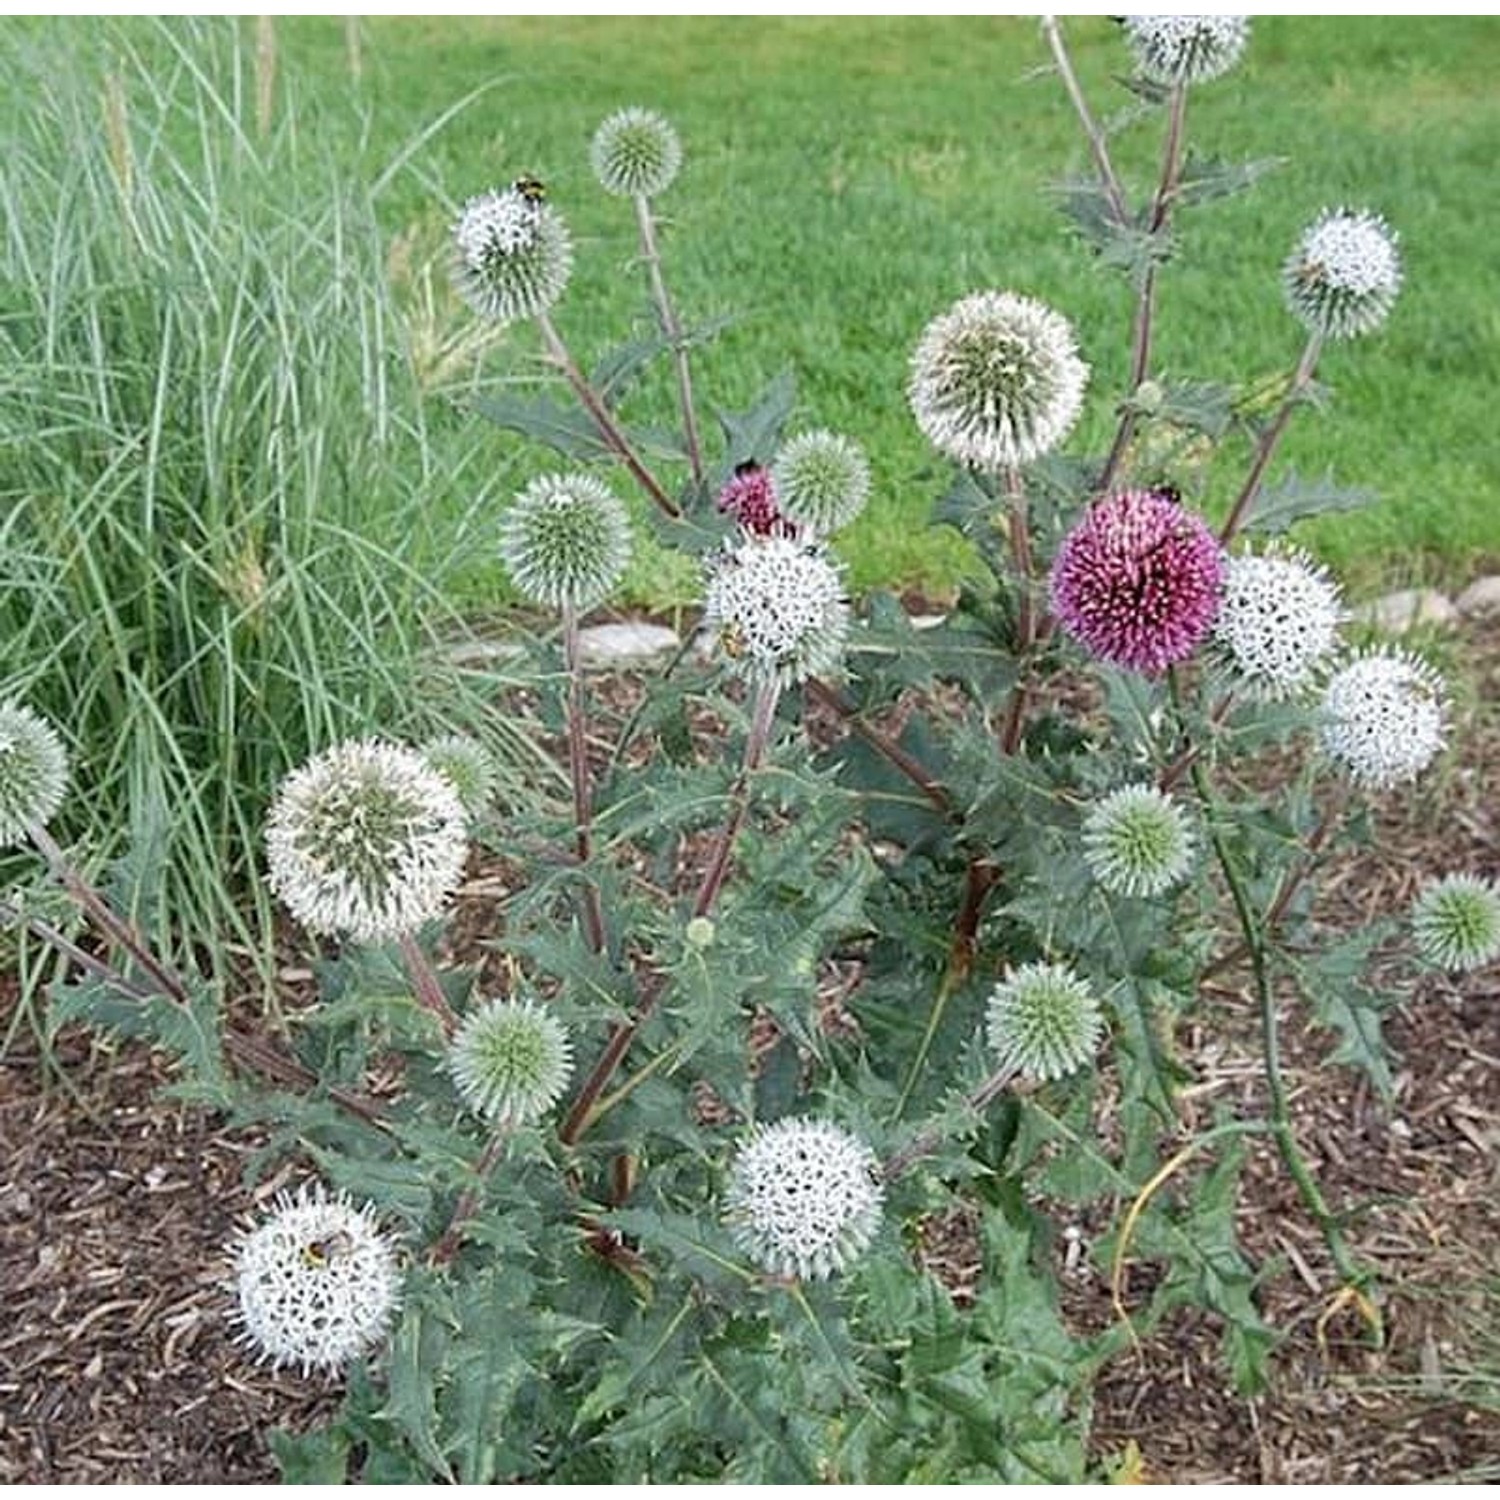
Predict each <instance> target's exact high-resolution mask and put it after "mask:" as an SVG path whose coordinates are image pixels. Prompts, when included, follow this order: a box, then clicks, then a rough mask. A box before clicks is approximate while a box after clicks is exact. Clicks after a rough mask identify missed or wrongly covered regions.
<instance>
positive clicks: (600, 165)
mask: <svg viewBox="0 0 1500 1500" xmlns="http://www.w3.org/2000/svg"><path fill="white" fill-rule="evenodd" d="M589 161H590V162H591V163H592V165H593V168H594V176H595V177H597V178H598V179H599V186H600V187H602V188H603V189H604V191H605V192H606V193H613V194H615V195H616V196H617V197H620V198H654V197H655V196H656V195H657V194H658V193H661V192H665V191H666V189H667V188H668V187H670V186H671V184H672V180H673V178H675V177H676V176H677V172H678V169H679V168H680V167H681V166H682V142H681V141H679V140H678V138H677V132H676V131H675V130H673V128H672V127H671V125H670V124H668V123H667V121H666V120H664V119H662V117H661V116H660V115H659V114H656V113H654V112H653V111H652V110H649V109H641V108H640V107H639V106H632V107H631V108H629V109H622V110H618V111H617V112H616V113H614V114H612V115H611V116H610V117H609V118H608V119H607V120H605V121H604V123H603V124H602V125H600V127H599V128H598V130H596V131H595V132H594V139H593V142H592V143H591V145H590V147H589Z"/></svg>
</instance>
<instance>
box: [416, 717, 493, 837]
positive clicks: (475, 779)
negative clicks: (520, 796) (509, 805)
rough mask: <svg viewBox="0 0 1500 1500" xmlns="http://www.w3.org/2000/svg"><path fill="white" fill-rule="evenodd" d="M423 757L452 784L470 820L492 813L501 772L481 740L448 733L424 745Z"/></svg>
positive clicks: (465, 735)
mask: <svg viewBox="0 0 1500 1500" xmlns="http://www.w3.org/2000/svg"><path fill="white" fill-rule="evenodd" d="M422 754H423V756H425V757H426V760H427V764H428V765H429V766H431V767H432V769H433V770H434V771H436V772H437V773H438V774H439V775H440V776H446V777H447V778H448V780H449V781H451V782H452V783H453V790H454V791H456V792H457V793H458V800H459V801H460V802H462V803H463V805H464V812H465V813H467V814H468V816H469V818H470V819H471V820H472V819H475V818H478V817H481V816H482V815H483V814H484V813H485V812H487V811H488V810H489V806H490V803H491V801H492V800H493V799H494V796H495V784H496V782H497V781H499V779H500V772H499V769H498V767H497V766H496V765H495V758H494V756H492V755H491V754H490V752H489V751H488V750H486V749H485V748H484V746H483V745H481V744H480V743H479V741H478V740H476V739H474V738H473V737H472V736H470V735H467V734H445V735H441V736H440V737H439V738H437V739H435V740H429V741H428V742H427V743H426V744H425V745H423V746H422Z"/></svg>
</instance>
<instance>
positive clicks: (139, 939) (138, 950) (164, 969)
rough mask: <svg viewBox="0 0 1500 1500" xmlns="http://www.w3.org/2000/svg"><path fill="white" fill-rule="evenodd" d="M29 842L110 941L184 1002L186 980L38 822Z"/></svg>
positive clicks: (161, 985)
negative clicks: (76, 865) (90, 880)
mask: <svg viewBox="0 0 1500 1500" xmlns="http://www.w3.org/2000/svg"><path fill="white" fill-rule="evenodd" d="M27 832H28V834H29V835H30V838H31V842H32V843H33V844H35V845H36V847H37V849H38V850H39V851H40V852H41V854H42V857H43V858H44V859H45V860H46V861H47V865H48V868H50V869H51V871H52V874H53V876H54V877H55V878H56V879H57V880H59V881H60V882H61V883H62V885H63V888H64V889H65V890H66V891H67V893H68V894H69V895H70V896H71V897H72V898H73V900H74V902H75V903H76V904H77V905H78V907H79V908H80V909H81V910H82V911H83V912H84V913H85V914H86V915H87V916H88V917H90V918H91V919H92V920H93V922H94V923H95V924H96V925H97V926H98V927H99V929H100V930H101V931H102V932H103V933H104V934H105V936H107V937H108V938H110V939H111V940H112V941H113V942H115V943H117V944H118V945H119V946H120V947H122V948H123V949H124V950H125V951H126V952H127V953H128V954H130V956H131V957H132V958H133V959H135V961H136V962H137V963H138V964H139V965H140V966H141V968H143V969H144V970H145V971H146V973H148V974H149V975H150V976H151V977H152V979H154V980H155V981H156V983H157V985H158V986H159V987H160V989H161V991H162V993H163V994H165V995H168V996H170V997H171V998H172V999H173V1000H176V1001H177V1002H178V1003H179V1004H180V1005H186V1004H187V1003H188V990H187V982H186V981H185V980H184V979H183V977H182V976H181V975H180V974H178V973H177V972H176V970H174V969H173V968H172V967H171V966H170V965H168V964H167V963H165V962H164V961H163V960H162V959H160V958H158V957H157V956H156V954H155V952H153V951H152V948H151V945H150V943H149V942H147V940H146V938H145V937H144V936H143V935H142V933H141V932H140V931H139V930H138V929H137V928H136V927H135V926H134V925H133V924H132V923H130V922H128V921H126V919H125V918H124V917H122V916H121V915H120V914H119V913H118V912H117V911H116V910H115V909H114V907H112V906H111V905H110V904H109V902H108V901H106V900H105V899H104V897H103V896H102V895H101V894H100V893H99V892H98V891H96V890H95V889H94V887H93V886H91V885H90V884H89V883H88V881H86V880H85V879H84V878H83V877H82V876H81V875H80V874H79V873H78V871H77V870H76V869H74V867H73V864H72V862H71V861H70V860H69V859H68V856H67V855H66V854H64V853H63V851H62V849H61V848H59V847H58V844H57V841H56V840H55V839H54V838H53V837H52V835H51V834H50V833H48V832H47V830H46V829H45V828H43V827H42V826H41V825H40V824H36V823H34V824H33V825H32V826H31V827H30V828H29V829H28V830H27Z"/></svg>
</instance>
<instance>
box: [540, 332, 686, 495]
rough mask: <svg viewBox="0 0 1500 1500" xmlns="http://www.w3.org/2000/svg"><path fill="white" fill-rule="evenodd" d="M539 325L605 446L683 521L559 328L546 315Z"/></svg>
mask: <svg viewBox="0 0 1500 1500" xmlns="http://www.w3.org/2000/svg"><path fill="white" fill-rule="evenodd" d="M536 322H537V327H538V328H540V329H541V332H542V343H543V344H544V345H545V346H546V350H547V358H548V359H549V360H551V361H552V363H553V364H554V365H555V366H556V367H557V369H558V370H559V371H560V372H561V373H562V376H563V378H564V379H565V380H566V381H567V382H568V384H569V385H570V386H572V387H573V394H574V395H576V396H577V397H578V399H579V401H580V402H581V403H582V404H583V409H584V410H585V411H586V412H587V413H588V414H589V418H590V420H591V421H592V422H593V424H594V426H595V428H596V429H597V430H598V433H599V436H600V438H601V439H602V440H603V442H604V444H605V446H606V447H607V448H608V449H609V450H610V452H612V453H613V454H614V455H615V457H616V458H618V459H619V460H620V462H621V463H623V464H624V465H625V467H626V468H627V469H629V470H630V473H631V477H632V478H633V479H634V480H635V481H636V483H637V484H639V485H640V487H641V488H642V489H643V490H645V492H646V493H647V494H648V495H649V496H650V497H651V499H652V500H653V501H655V503H656V504H657V506H658V507H660V509H661V510H662V511H663V512H664V513H665V514H666V515H669V516H671V517H672V519H673V520H674V521H675V520H680V519H681V517H682V511H681V509H680V508H679V507H678V504H677V502H676V501H675V500H674V499H673V498H672V497H671V496H670V495H669V494H668V493H667V492H666V491H665V490H664V489H663V488H662V487H661V484H660V483H659V482H658V480H657V478H656V476H655V475H654V474H652V472H651V471H650V469H648V468H647V467H646V465H645V464H644V463H642V462H641V459H640V457H639V455H638V454H637V453H636V451H635V449H634V448H632V447H631V446H630V439H629V438H627V437H626V436H625V434H624V433H623V432H622V431H621V430H620V426H619V424H618V423H617V422H616V421H615V419H614V417H613V416H611V415H610V410H609V408H608V407H607V406H606V405H605V404H604V401H603V400H602V398H601V397H600V395H599V393H598V392H597V391H596V390H595V389H594V388H593V386H591V385H590V384H589V383H588V380H587V378H586V377H585V376H584V373H583V371H582V370H580V369H579V368H578V365H577V363H576V361H575V360H574V359H573V356H572V355H571V354H569V353H568V346H567V345H566V344H565V343H563V340H562V335H561V334H560V333H559V332H558V331H557V325H556V324H555V323H554V322H553V321H552V319H551V317H550V316H549V315H548V314H547V313H544V312H543V313H538V314H537V317H536Z"/></svg>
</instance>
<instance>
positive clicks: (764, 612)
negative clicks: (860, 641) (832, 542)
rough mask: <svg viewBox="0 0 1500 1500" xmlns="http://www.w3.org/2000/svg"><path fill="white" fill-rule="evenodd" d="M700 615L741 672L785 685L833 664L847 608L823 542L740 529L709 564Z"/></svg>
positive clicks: (829, 669)
mask: <svg viewBox="0 0 1500 1500" xmlns="http://www.w3.org/2000/svg"><path fill="white" fill-rule="evenodd" d="M703 620H704V624H705V625H706V626H707V627H708V628H709V629H710V630H714V631H717V632H718V636H719V640H720V642H721V643H722V644H723V646H724V650H725V652H726V653H727V655H728V656H729V658H730V660H731V661H732V662H733V663H734V665H735V668H736V669H737V670H738V671H739V672H740V674H741V675H742V676H745V677H747V678H750V679H751V680H753V681H756V682H760V683H772V682H779V683H780V684H781V685H782V686H783V687H790V686H792V685H794V684H796V683H799V682H803V681H805V680H806V679H807V678H809V677H817V676H821V675H822V674H824V673H826V672H832V671H834V670H836V669H837V667H838V665H839V662H840V661H841V659H842V657H843V651H844V637H845V634H846V633H847V631H848V628H849V606H848V603H847V601H846V600H845V597H844V586H843V582H842V581H841V579H840V577H839V573H838V569H837V568H836V567H835V566H834V564H833V563H832V562H831V561H830V560H829V557H828V555H827V553H826V552H825V551H824V550H823V548H822V547H821V546H819V545H817V544H815V543H814V544H807V543H802V542H797V541H794V540H793V539H792V538H790V537H785V536H766V537H759V536H754V535H751V534H749V533H743V534H742V535H741V536H740V538H739V540H738V541H737V542H735V543H733V544H731V545H729V546H728V547H726V548H725V550H724V551H723V552H721V553H720V554H719V555H718V556H717V557H716V558H715V559H714V560H713V561H712V562H711V564H710V567H709V576H708V590H707V597H706V599H705V601H704V611H703Z"/></svg>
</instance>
